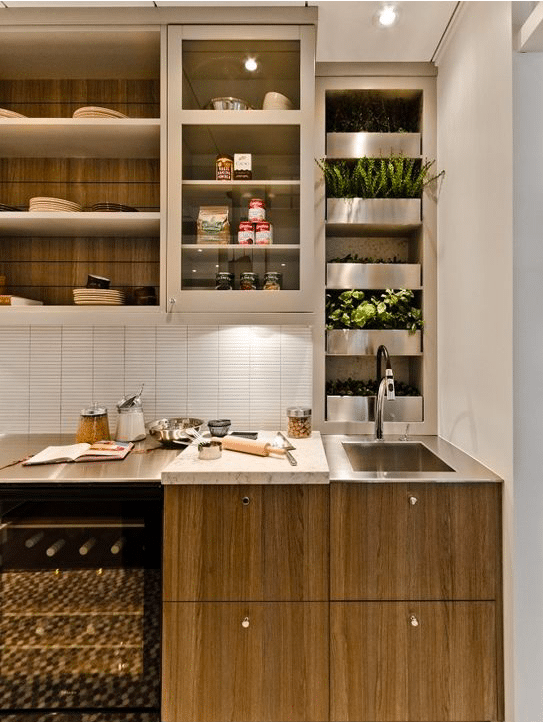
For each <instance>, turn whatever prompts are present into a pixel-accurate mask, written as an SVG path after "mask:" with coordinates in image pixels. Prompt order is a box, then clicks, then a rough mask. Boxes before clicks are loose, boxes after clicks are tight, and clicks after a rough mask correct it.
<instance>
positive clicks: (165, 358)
mask: <svg viewBox="0 0 543 722" xmlns="http://www.w3.org/2000/svg"><path fill="white" fill-rule="evenodd" d="M311 344H312V341H311V329H310V328H309V327H307V326H171V327H168V326H158V327H155V326H149V327H138V326H126V327H124V326H118V327H98V326H97V327H94V328H93V327H81V326H60V325H59V326H32V327H30V326H25V327H19V328H12V327H2V326H0V349H1V350H2V351H1V354H0V433H4V432H19V433H27V432H28V431H30V432H32V433H38V432H48V431H51V432H58V431H62V432H66V433H72V432H75V429H76V428H77V423H78V418H79V412H80V410H81V409H82V408H83V407H84V406H87V405H89V404H90V403H92V402H93V401H97V402H99V403H100V404H103V405H105V406H106V407H107V408H108V410H109V422H110V428H111V431H112V433H113V432H114V431H115V425H116V413H115V404H116V402H117V401H118V400H119V399H120V398H121V396H122V395H123V394H124V393H131V392H134V391H136V390H137V389H138V388H139V386H140V385H141V383H145V388H144V393H143V406H144V411H145V417H146V419H147V420H151V419H154V418H159V417H163V416H177V415H186V414H194V415H197V416H200V417H201V418H205V419H206V420H207V419H209V418H229V419H231V420H232V422H233V425H234V427H235V428H237V429H238V430H256V429H259V428H261V429H274V428H278V427H282V428H285V426H286V412H285V409H286V407H287V406H290V405H293V404H300V405H308V406H310V405H311V394H312V345H311Z"/></svg>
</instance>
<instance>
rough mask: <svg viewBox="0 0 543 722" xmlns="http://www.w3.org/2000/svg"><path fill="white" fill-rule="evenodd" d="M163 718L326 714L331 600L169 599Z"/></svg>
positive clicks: (209, 720) (248, 721)
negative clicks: (214, 601) (219, 600)
mask: <svg viewBox="0 0 543 722" xmlns="http://www.w3.org/2000/svg"><path fill="white" fill-rule="evenodd" d="M163 675H164V685H163V689H165V690H167V693H165V695H164V699H163V707H162V710H163V719H164V722H194V720H199V722H224V720H236V722H284V721H285V720H291V721H292V722H296V721H298V720H299V721H300V722H302V721H303V720H305V721H307V722H325V721H326V720H327V719H328V605H327V604H326V603H322V602H318V603H314V602H303V603H301V602H292V603H290V602H287V603H283V602H271V603H250V602H247V603H236V602H220V603H206V602H202V603H192V602H181V603H169V604H165V611H164V657H163Z"/></svg>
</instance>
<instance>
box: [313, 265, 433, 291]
mask: <svg viewBox="0 0 543 722" xmlns="http://www.w3.org/2000/svg"><path fill="white" fill-rule="evenodd" d="M420 281H421V278H420V264H418V263H327V264H326V286H327V287H328V288H419V287H420Z"/></svg>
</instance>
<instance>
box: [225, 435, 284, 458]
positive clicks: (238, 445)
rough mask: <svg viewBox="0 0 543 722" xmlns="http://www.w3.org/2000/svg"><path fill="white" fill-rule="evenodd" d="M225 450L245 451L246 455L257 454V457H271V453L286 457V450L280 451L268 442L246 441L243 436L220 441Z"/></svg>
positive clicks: (229, 437)
mask: <svg viewBox="0 0 543 722" xmlns="http://www.w3.org/2000/svg"><path fill="white" fill-rule="evenodd" d="M220 441H221V442H222V448H223V449H229V450H230V451H243V452H244V453H245V454H256V455H257V456H269V454H270V451H272V452H273V453H274V454H278V455H279V456H285V453H286V449H278V448H277V447H275V446H272V445H271V444H270V443H269V442H268V441H256V440H254V439H244V438H243V437H241V436H225V437H224V438H223V439H220Z"/></svg>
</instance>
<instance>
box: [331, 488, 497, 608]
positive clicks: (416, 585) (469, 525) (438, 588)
mask: <svg viewBox="0 0 543 722" xmlns="http://www.w3.org/2000/svg"><path fill="white" fill-rule="evenodd" d="M330 493H331V520H330V526H331V541H330V555H331V556H330V574H331V595H332V599H338V600H341V599H351V600H356V599H390V600H402V599H481V600H482V599H495V598H496V596H497V595H498V594H499V591H498V590H499V586H500V566H499V558H500V525H501V513H500V488H499V485H497V484H442V483H426V484H404V483H393V484H332V485H331V490H330Z"/></svg>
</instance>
